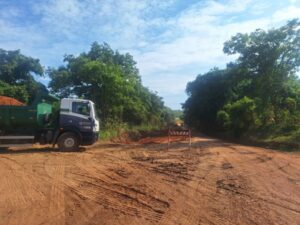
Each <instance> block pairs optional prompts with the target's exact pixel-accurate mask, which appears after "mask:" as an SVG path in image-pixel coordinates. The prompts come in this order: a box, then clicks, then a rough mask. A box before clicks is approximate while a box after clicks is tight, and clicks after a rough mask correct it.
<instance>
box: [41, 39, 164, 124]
mask: <svg viewBox="0 0 300 225" xmlns="http://www.w3.org/2000/svg"><path fill="white" fill-rule="evenodd" d="M64 62H65V63H66V65H65V66H61V67H59V68H58V69H55V68H50V69H48V71H47V74H48V75H49V76H50V78H51V81H50V84H49V87H50V88H51V91H52V92H53V93H55V94H57V95H58V96H60V97H66V96H70V95H76V96H78V97H83V98H88V99H91V100H93V101H94V102H96V105H97V106H98V111H99V113H100V118H101V119H102V121H104V123H108V122H111V121H113V122H117V123H128V124H132V125H140V124H144V123H152V124H153V123H155V124H161V123H162V122H163V117H164V112H165V111H164V104H163V101H162V99H161V98H160V97H159V96H157V95H156V94H154V93H152V92H151V91H149V90H148V89H147V88H145V87H143V85H142V83H141V78H140V75H139V71H138V69H137V68H136V62H135V61H134V60H133V57H132V56H131V55H130V54H128V53H126V54H120V53H119V52H118V51H114V50H112V49H111V48H110V46H109V45H108V44H106V43H104V44H102V45H100V44H98V43H96V42H95V43H93V44H92V46H91V49H90V50H89V52H87V53H81V54H80V55H79V56H78V57H75V56H73V55H66V56H65V59H64Z"/></svg>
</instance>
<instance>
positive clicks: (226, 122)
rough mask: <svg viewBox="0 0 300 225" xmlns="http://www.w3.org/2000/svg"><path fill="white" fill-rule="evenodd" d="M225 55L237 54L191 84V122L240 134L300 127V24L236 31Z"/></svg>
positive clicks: (188, 118) (186, 107)
mask: <svg viewBox="0 0 300 225" xmlns="http://www.w3.org/2000/svg"><path fill="white" fill-rule="evenodd" d="M224 53H226V54H230V55H231V54H237V55H238V58H237V60H236V61H235V62H231V63H229V64H228V65H227V67H226V68H225V69H218V68H214V69H213V70H211V71H209V72H208V73H206V74H200V75H198V76H197V78H196V79H195V80H194V81H192V82H190V83H188V85H187V88H186V91H187V93H188V96H189V97H188V99H187V101H186V102H185V103H184V105H183V108H184V112H185V120H186V122H187V123H189V124H190V125H192V126H195V127H197V128H200V129H203V130H206V131H208V130H209V131H219V132H220V131H226V132H228V133H231V134H232V135H235V136H240V135H242V134H244V133H246V132H248V131H259V130H262V129H272V130H273V131H274V132H275V130H278V131H280V132H283V131H291V130H297V129H298V128H300V120H299V116H300V82H299V78H298V76H297V72H298V71H299V67H300V22H299V21H298V20H292V21H289V22H288V23H287V24H286V25H284V26H282V27H280V28H278V29H271V30H268V31H265V30H261V29H258V30H255V31H254V32H252V33H250V34H240V33H239V34H236V35H235V36H233V37H232V38H231V39H230V40H228V41H226V42H225V43H224Z"/></svg>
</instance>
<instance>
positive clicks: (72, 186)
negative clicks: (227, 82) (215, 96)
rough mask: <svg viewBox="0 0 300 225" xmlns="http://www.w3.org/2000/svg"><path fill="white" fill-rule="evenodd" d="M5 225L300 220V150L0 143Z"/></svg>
mask: <svg viewBox="0 0 300 225" xmlns="http://www.w3.org/2000/svg"><path fill="white" fill-rule="evenodd" d="M0 181H1V182H0V224H1V225H2V224H30V225H33V224H70V225H75V224H136V225H140V224H184V225H188V224H191V225H194V224H222V225H223V224H230V225H231V224H264V225H265V224H300V154H299V153H282V152H277V151H271V150H267V149H261V148H254V147H245V146H240V145H236V144H230V143H224V142H221V141H218V140H214V139H210V138H204V137H203V138H194V139H193V147H192V149H191V150H189V149H188V148H187V145H186V144H184V143H173V144H172V145H171V148H170V149H169V150H166V144H148V145H145V144H144V145H139V144H128V145H118V144H105V143H102V144H98V145H97V146H94V147H91V148H87V149H86V150H84V151H81V152H67V153H63V152H57V151H52V150H51V149H47V148H45V149H21V150H15V151H4V150H0Z"/></svg>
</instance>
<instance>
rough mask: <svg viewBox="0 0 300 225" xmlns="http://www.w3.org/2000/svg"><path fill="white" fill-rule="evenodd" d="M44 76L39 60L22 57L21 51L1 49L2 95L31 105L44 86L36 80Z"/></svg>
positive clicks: (0, 77)
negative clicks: (37, 77) (35, 77)
mask: <svg viewBox="0 0 300 225" xmlns="http://www.w3.org/2000/svg"><path fill="white" fill-rule="evenodd" d="M34 75H35V76H42V75H43V68H42V66H41V65H40V63H39V60H38V59H33V58H31V57H28V56H25V55H22V54H21V53H20V51H19V50H17V51H6V50H3V49H0V95H5V96H9V97H13V98H16V99H18V100H20V101H22V102H25V103H30V102H32V101H33V99H34V98H35V96H36V94H37V92H38V91H39V90H40V89H44V90H45V89H46V87H45V86H44V85H42V84H41V83H38V82H37V81H35V79H34Z"/></svg>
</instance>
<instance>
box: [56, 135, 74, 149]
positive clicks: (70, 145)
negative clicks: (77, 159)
mask: <svg viewBox="0 0 300 225" xmlns="http://www.w3.org/2000/svg"><path fill="white" fill-rule="evenodd" d="M57 145H58V148H59V150H61V151H77V150H78V149H79V138H78V136H77V135H76V134H74V133H71V132H66V133H63V134H62V135H60V136H59V138H58V140H57Z"/></svg>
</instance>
